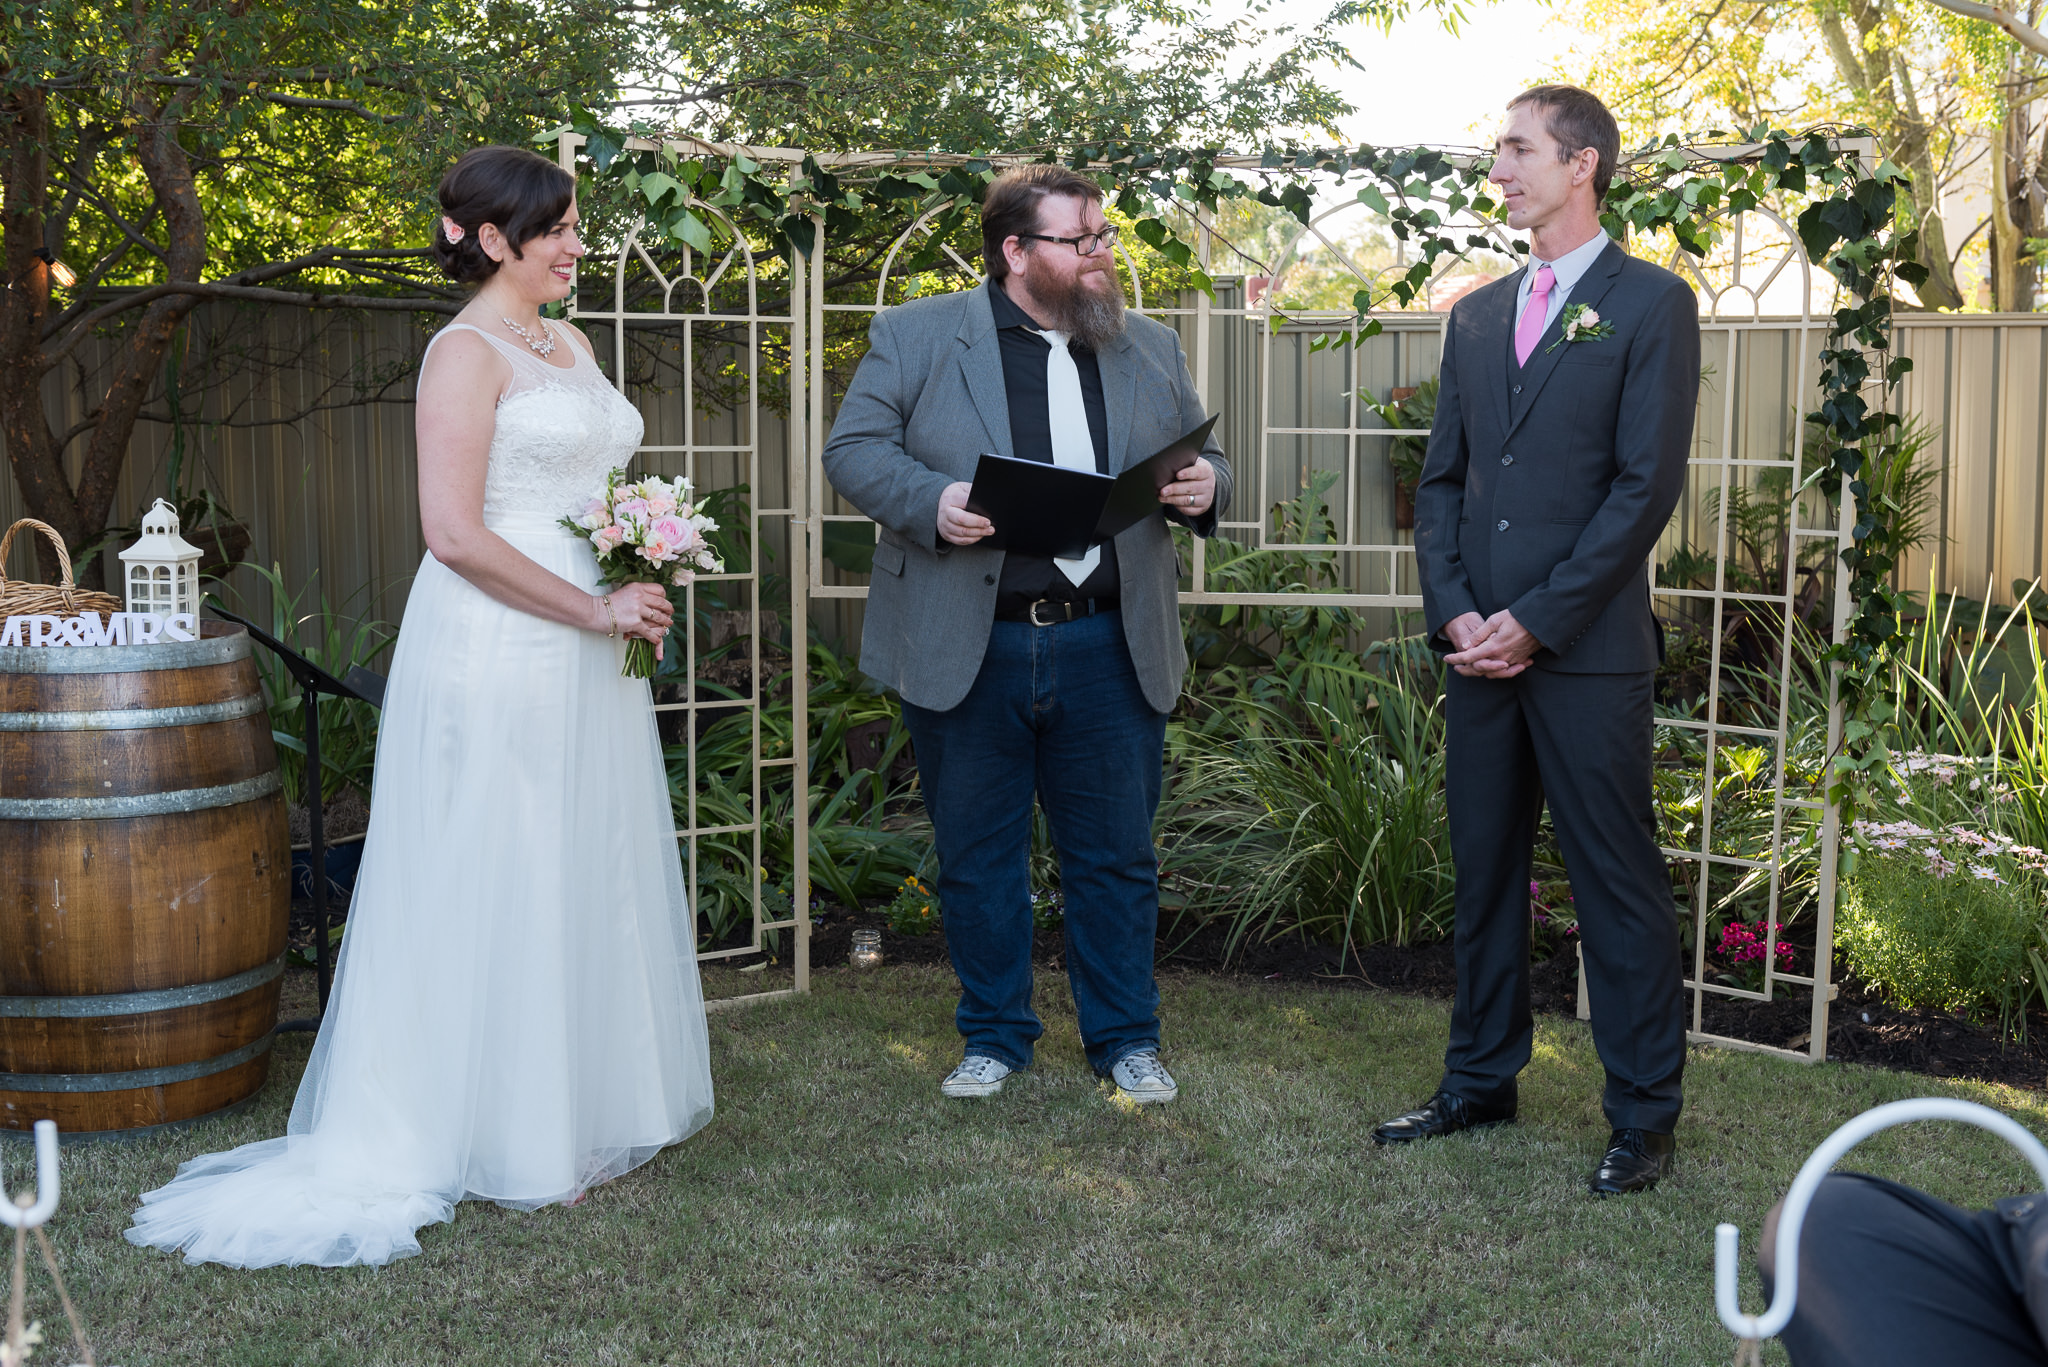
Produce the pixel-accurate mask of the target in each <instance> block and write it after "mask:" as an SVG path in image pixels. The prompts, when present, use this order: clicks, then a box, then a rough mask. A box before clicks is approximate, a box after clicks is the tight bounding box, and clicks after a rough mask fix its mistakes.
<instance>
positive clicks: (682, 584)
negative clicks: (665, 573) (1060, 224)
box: [668, 568, 697, 589]
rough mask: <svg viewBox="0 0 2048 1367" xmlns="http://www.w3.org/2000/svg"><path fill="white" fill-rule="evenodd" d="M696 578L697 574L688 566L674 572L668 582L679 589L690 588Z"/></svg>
mask: <svg viewBox="0 0 2048 1367" xmlns="http://www.w3.org/2000/svg"><path fill="white" fill-rule="evenodd" d="M696 580H697V576H696V575H695V574H693V573H692V572H691V571H690V570H688V569H687V568H686V569H680V570H677V571H676V572H675V573H674V574H672V575H670V576H669V577H668V582H669V583H670V584H672V585H674V586H675V587H676V588H679V589H681V588H688V587H689V586H690V585H691V584H693V583H695V582H696Z"/></svg>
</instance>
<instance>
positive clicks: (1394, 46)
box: [1213, 0, 1588, 147]
mask: <svg viewBox="0 0 2048 1367" xmlns="http://www.w3.org/2000/svg"><path fill="white" fill-rule="evenodd" d="M1330 3H1331V0H1279V3H1278V4H1276V5H1275V6H1274V12H1275V14H1276V15H1277V16H1279V20H1280V22H1291V23H1296V24H1307V23H1312V22H1314V20H1315V19H1316V18H1317V17H1318V16H1319V15H1320V14H1322V13H1325V12H1327V11H1328V9H1329V8H1330ZM1213 8H1214V11H1215V13H1216V14H1218V15H1219V16H1221V15H1225V14H1228V13H1229V12H1230V10H1231V3H1230V0H1214V5H1213ZM1468 8H1470V10H1471V14H1470V16H1469V17H1468V18H1467V20H1466V22H1465V23H1464V25H1463V26H1462V28H1461V31H1460V33H1459V35H1458V36H1457V37H1452V36H1451V35H1450V34H1448V33H1446V32H1444V30H1443V27H1442V25H1441V23H1440V22H1439V20H1438V19H1437V18H1436V16H1435V15H1434V14H1425V15H1419V16H1417V17H1414V18H1411V19H1408V20H1406V21H1405V22H1402V23H1399V24H1396V25H1395V26H1394V29H1393V31H1392V33H1390V34H1386V33H1382V32H1381V31H1380V30H1379V28H1378V27H1377V26H1376V25H1370V24H1358V25H1354V26H1353V27H1352V28H1351V30H1350V31H1349V33H1348V34H1347V35H1346V36H1347V37H1348V38H1349V39H1350V43H1351V52H1352V55H1353V56H1354V57H1356V58H1357V59H1358V60H1359V62H1360V63H1361V64H1362V65H1363V66H1364V67H1365V70H1363V71H1355V70H1343V71H1340V72H1336V73H1326V79H1329V80H1331V82H1332V84H1333V85H1335V86H1336V87H1337V89H1338V90H1339V91H1341V92H1342V93H1343V94H1344V96H1345V97H1346V98H1347V99H1349V100H1350V101H1351V103H1352V104H1354V105H1356V106H1357V108H1358V112H1357V113H1356V114H1354V115H1352V116H1351V118H1350V119H1349V120H1347V125H1348V126H1347V127H1345V129H1344V132H1345V133H1346V134H1347V135H1348V138H1349V141H1351V142H1353V143H1358V142H1368V143H1371V144H1373V145H1374V146H1376V147H1389V146H1402V145H1406V144H1412V143H1433V144H1440V145H1449V146H1461V147H1462V146H1482V145H1487V144H1490V143H1491V142H1492V141H1493V126H1494V124H1495V122H1496V121H1497V120H1498V119H1499V117H1500V114H1501V109H1502V106H1504V105H1505V104H1506V103H1507V102H1508V100H1509V99H1510V98H1512V97H1513V96H1515V95H1516V94H1519V93H1520V92H1521V91H1523V90H1526V89H1527V88H1528V87H1529V86H1530V85H1532V84H1534V83H1535V82H1536V81H1538V80H1540V79H1542V78H1543V77H1544V76H1545V75H1547V74H1548V73H1549V71H1550V69H1551V67H1552V65H1553V64H1554V63H1555V62H1556V61H1557V60H1558V59H1559V58H1560V57H1562V56H1564V55H1566V54H1567V53H1569V52H1570V51H1571V50H1572V49H1573V48H1574V47H1575V46H1587V45H1588V41H1587V40H1586V39H1585V38H1584V37H1582V36H1581V35H1580V34H1579V33H1578V32H1577V31H1576V30H1575V29H1573V28H1572V27H1571V26H1570V25H1569V24H1560V23H1559V22H1557V20H1558V18H1559V15H1558V13H1557V12H1556V11H1554V10H1552V9H1551V8H1550V7H1549V6H1548V5H1544V4H1540V3H1537V0H1498V3H1495V4H1490V5H1488V4H1477V3H1475V4H1471V5H1469V6H1468Z"/></svg>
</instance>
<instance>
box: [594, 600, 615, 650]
mask: <svg viewBox="0 0 2048 1367" xmlns="http://www.w3.org/2000/svg"><path fill="white" fill-rule="evenodd" d="M597 601H598V602H600V603H602V604H604V616H605V620H606V621H607V622H610V623H611V624H612V629H611V630H610V631H607V632H606V633H605V634H604V636H605V639H606V640H607V641H609V640H611V639H612V638H613V637H614V636H617V635H618V634H619V619H618V617H617V616H616V615H615V614H614V613H613V612H612V596H611V595H610V594H609V593H607V594H606V595H605V596H604V597H602V598H600V599H598V600H597Z"/></svg>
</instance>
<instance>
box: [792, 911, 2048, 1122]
mask: <svg viewBox="0 0 2048 1367" xmlns="http://www.w3.org/2000/svg"><path fill="white" fill-rule="evenodd" d="M856 929H864V930H879V931H881V933H882V952H883V956H884V960H885V961H886V962H889V963H902V964H943V963H945V962H946V941H945V936H944V935H943V934H941V933H937V932H934V933H932V934H928V935H899V934H896V933H895V932H893V931H891V930H890V929H889V928H888V925H887V922H886V921H885V920H884V919H883V917H882V916H881V914H880V913H878V912H868V911H852V912H850V911H848V910H846V909H845V908H844V907H839V906H832V905H826V906H824V907H821V908H820V909H819V910H818V911H816V912H814V913H813V919H812V929H811V962H812V963H814V964H818V965H826V964H833V965H837V964H843V963H844V962H845V961H846V955H847V951H848V950H849V949H851V948H852V945H853V932H854V931H855V930H856ZM1226 948H1227V946H1226V945H1225V943H1224V937H1223V933H1222V931H1221V930H1220V929H1218V928H1215V927H1207V928H1204V929H1201V930H1198V931H1195V932H1193V933H1192V934H1190V933H1189V932H1188V931H1187V930H1186V929H1185V928H1176V927H1175V926H1173V925H1172V924H1171V923H1170V922H1169V924H1168V925H1166V926H1165V927H1164V928H1162V930H1161V932H1160V936H1159V966H1160V967H1161V968H1162V969H1180V970H1188V971H1193V972H1203V973H1217V974H1223V975H1226V976H1229V977H1235V978H1240V979H1254V980H1263V981H1269V982H1284V983H1316V984H1322V985H1324V986H1327V987H1330V988H1332V989H1344V988H1376V989H1379V990H1382V991H1389V992H1402V993H1408V994H1412V995H1415V996H1421V997H1431V998H1436V999H1438V1000H1444V1001H1448V1000H1450V999H1451V998H1452V997H1453V996H1454V995H1455V994H1456V987H1457V977H1456V970H1455V968H1454V965H1453V961H1452V951H1451V944H1450V942H1449V941H1448V940H1440V941H1437V942H1434V943H1431V944H1425V945H1406V946H1402V945H1368V946H1365V947H1364V948H1362V949H1361V950H1359V951H1357V952H1355V953H1354V954H1353V955H1351V956H1350V957H1349V959H1348V960H1345V959H1342V958H1340V955H1339V954H1338V951H1337V949H1336V947H1334V946H1331V945H1323V944H1317V943H1314V942H1312V941H1302V940H1293V939H1288V940H1280V941H1276V942H1274V943H1270V944H1263V945H1252V946H1248V947H1246V948H1245V949H1244V950H1243V951H1241V952H1240V953H1238V954H1236V955H1226V953H1225V950H1226ZM1064 955H1065V946H1064V944H1063V942H1062V938H1061V935H1060V932H1059V931H1058V930H1056V929H1055V930H1043V929H1042V930H1039V931H1038V932H1037V933H1036V935H1035V936H1034V937H1033V946H1032V958H1033V959H1034V961H1035V962H1037V964H1038V965H1039V966H1040V967H1041V968H1046V969H1052V970H1060V971H1063V970H1064V969H1065V966H1066V965H1065V957H1064ZM1836 979H1837V981H1838V983H1839V984H1840V994H1839V995H1838V996H1837V997H1836V999H1835V1002H1834V1005H1833V1008H1832V1009H1831V1010H1830V1012H1829V1015H1828V1057H1829V1058H1830V1059H1831V1060H1836V1061H1840V1062H1844V1063H1865V1064H1869V1065H1871V1066H1873V1067H1878V1068H1889V1069H1892V1070H1894V1071H1896V1072H1903V1073H1921V1074H1924V1075H1926V1076H1928V1077H1939V1078H1965V1079H1971V1080H1975V1081H1980V1082H1997V1083H2003V1084H2005V1085H2007V1086H2011V1087H2027V1088H2033V1089H2036V1090H2040V1089H2048V1016H2044V1015H2042V1014H2041V1013H2040V1012H2038V1011H2037V1012H2034V1013H2032V1014H2031V1015H2030V1016H2029V1018H2028V1019H2029V1033H2028V1038H2027V1039H2025V1040H2001V1039H2000V1038H1999V1035H1998V1031H1997V1029H1996V1028H1995V1027H1993V1026H1984V1025H1977V1024H1973V1023H1972V1022H1970V1021H1967V1020H1964V1019H1961V1018H1959V1017H1957V1016H1954V1015H1950V1014H1947V1013H1945V1012H1940V1011H1932V1010H1901V1009H1899V1008H1898V1007H1895V1006H1890V1005H1887V1004H1886V1003H1885V1002H1884V1001H1883V1000H1881V999H1880V998H1879V997H1877V996H1876V995H1875V994H1874V993H1872V992H1870V991H1869V990H1868V989H1867V988H1866V987H1864V985H1863V984H1862V983H1860V982H1858V981H1857V980H1856V979H1855V978H1854V977H1853V976H1850V975H1849V974H1848V971H1847V969H1846V968H1844V967H1842V966H1841V965H1839V964H1838V965H1837V967H1836ZM1529 1004H1530V1007H1531V1009H1532V1010H1534V1011H1535V1012H1536V1013H1538V1014H1539V1015H1552V1016H1574V1015H1576V1014H1577V1011H1578V969H1577V963H1576V961H1575V959H1574V957H1573V956H1572V955H1570V954H1558V955H1554V956H1552V957H1551V958H1549V959H1546V960H1543V961H1540V962H1538V963H1537V964H1535V965H1534V966H1533V968H1532V970H1531V973H1530V982H1529ZM1689 1008H1690V1001H1689V1000H1688V1009H1689ZM1811 1020H1812V1005H1811V996H1810V995H1809V994H1808V993H1805V992H1795V993H1792V994H1789V995H1786V996H1782V997H1779V998H1778V999H1777V1000H1775V1001H1770V1002H1753V1001H1745V1000H1740V999H1736V998H1728V997H1716V996H1709V997H1708V998H1707V1002H1706V1006H1705V1010H1704V1015H1703V1019H1702V1021H1701V1024H1702V1026H1703V1027H1704V1029H1705V1030H1706V1031H1707V1033H1709V1034H1715V1035H1724V1036H1727V1037H1728V1038H1731V1039H1740V1040H1747V1041H1750V1042H1752V1043H1755V1044H1767V1045H1773V1046H1776V1047H1778V1048H1781V1049H1804V1048H1805V1047H1806V1045H1807V1040H1808V1038H1809V1036H1810V1033H1811Z"/></svg>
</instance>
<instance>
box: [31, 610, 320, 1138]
mask: <svg viewBox="0 0 2048 1367" xmlns="http://www.w3.org/2000/svg"><path fill="white" fill-rule="evenodd" d="M202 630H203V632H204V634H203V635H202V636H201V638H200V639H199V640H196V641H182V642H164V643H159V644H155V645H131V646H97V647H94V646H88V647H71V648H65V649H31V648H26V647H0V1129H13V1130H26V1129H29V1128H30V1127H31V1126H32V1125H34V1123H35V1122H36V1121H37V1120H41V1119H44V1118H48V1119H50V1120H54V1121H56V1122H57V1125H58V1128H59V1130H60V1131H61V1132H62V1133H63V1134H64V1135H65V1136H67V1137H72V1136H85V1135H92V1134H107V1133H118V1132H134V1131H138V1130H145V1129H149V1128H152V1127H155V1126H160V1125H171V1124H179V1123H182V1122H185V1121H188V1120H193V1119H197V1118H199V1117H201V1116H205V1115H209V1114H212V1113H213V1112H216V1111H221V1110H224V1109H226V1108H228V1107H230V1106H233V1105H235V1104H237V1103H238V1102H241V1101H244V1100H246V1099H247V1098H249V1097H251V1096H253V1095H254V1094H255V1093H256V1090H257V1089H258V1088H260V1087H261V1086H262V1085H263V1079H264V1077H265V1075H266V1073H267V1072H268V1070H269V1066H270V1044H271V1038H272V1033H273V1031H274V1030H275V1029H276V1027H277V999H278V987H279V978H280V977H281V976H282V974H283V972H284V951H285V931H286V926H287V921H288V918H289V915H290V908H291V885H290V873H291V855H290V853H289V837H288V834H287V829H286V824H285V807H284V797H283V792H282V788H281V785H280V783H279V780H278V772H277V750H276V747H275V746H274V745H273V744H272V742H271V738H270V719H269V716H268V714H267V712H266V710H265V708H264V704H263V693H262V689H261V687H260V685H259V683H258V681H257V673H256V663H255V661H254V659H253V658H251V655H250V647H249V635H248V633H247V632H246V631H245V630H244V629H243V628H241V627H239V626H229V625H227V624H224V623H219V622H206V623H203V624H202Z"/></svg>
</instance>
